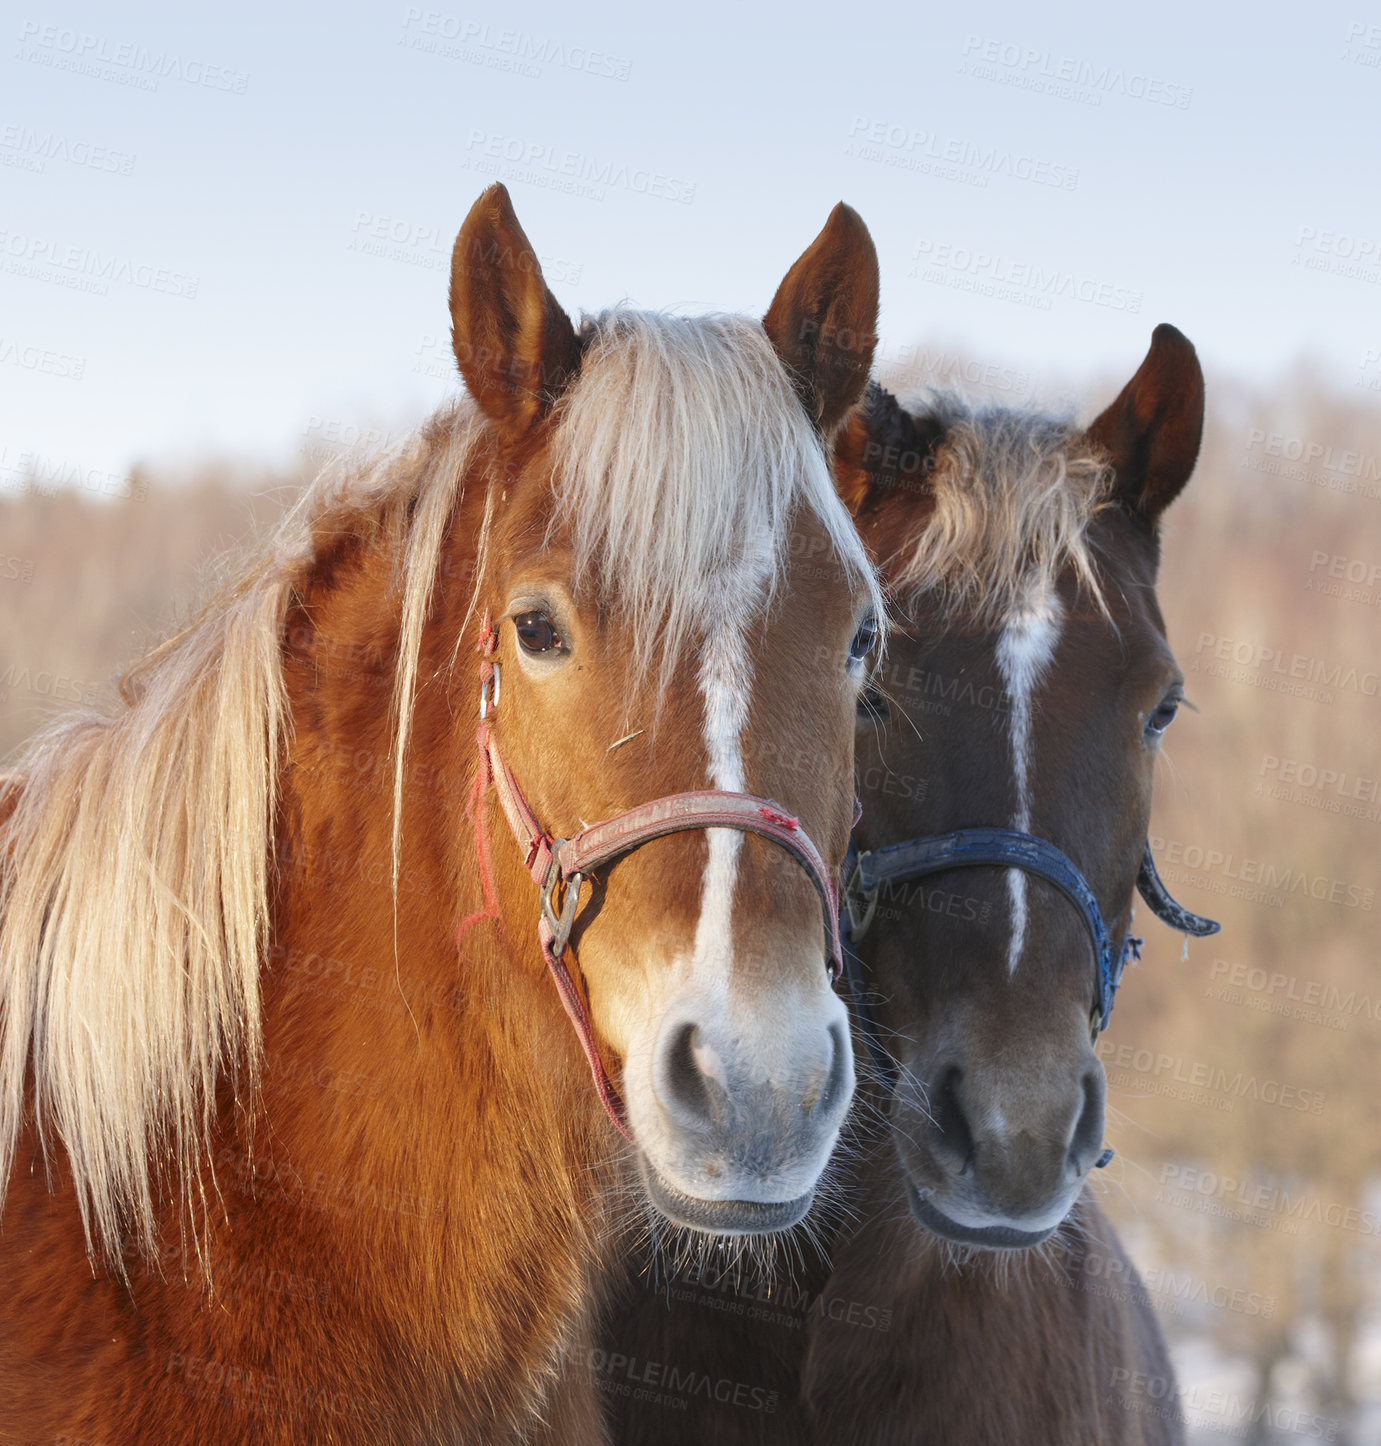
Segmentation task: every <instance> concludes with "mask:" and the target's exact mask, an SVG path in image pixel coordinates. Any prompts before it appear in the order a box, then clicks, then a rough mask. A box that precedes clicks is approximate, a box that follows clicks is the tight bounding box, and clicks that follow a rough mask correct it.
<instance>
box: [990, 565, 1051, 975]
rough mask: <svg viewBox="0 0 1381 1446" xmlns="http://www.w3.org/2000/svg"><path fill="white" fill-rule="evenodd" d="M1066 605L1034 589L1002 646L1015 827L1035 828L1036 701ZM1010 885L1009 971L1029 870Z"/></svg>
mask: <svg viewBox="0 0 1381 1446" xmlns="http://www.w3.org/2000/svg"><path fill="white" fill-rule="evenodd" d="M1063 627H1064V608H1063V605H1062V604H1061V602H1060V599H1059V597H1058V596H1056V595H1055V594H1054V593H1053V592H1045V591H1042V592H1034V591H1033V592H1032V594H1031V595H1030V596H1029V597H1028V599H1027V604H1026V606H1025V607H1024V608H1023V609H1022V610H1021V611H1020V612H1017V613H1013V614H1012V615H1011V616H1010V617H1009V618H1008V619H1007V622H1006V625H1005V626H1004V627H1003V630H1002V637H1001V638H1000V639H999V641H998V645H997V666H998V671H999V672H1000V673H1001V674H1002V685H1003V687H1004V688H1005V689H1006V690H1007V696H1008V698H1009V699H1010V701H1011V745H1012V781H1013V786H1014V792H1015V796H1016V810H1015V812H1014V814H1013V816H1012V827H1013V828H1014V829H1016V830H1018V831H1019V832H1020V833H1029V832H1030V831H1031V786H1030V774H1031V699H1032V695H1033V694H1034V693H1035V690H1036V688H1037V686H1038V685H1039V683H1040V678H1041V674H1042V673H1043V672H1044V671H1045V669H1046V668H1047V667H1048V666H1049V664H1050V661H1051V659H1052V658H1054V656H1055V650H1056V648H1058V647H1059V644H1060V633H1061V631H1062V630H1063ZM1007 888H1008V891H1009V894H1010V896H1011V900H1012V940H1011V943H1010V944H1009V945H1008V948H1007V972H1008V973H1009V974H1011V973H1014V972H1015V971H1016V967H1017V962H1018V960H1019V959H1020V958H1021V954H1022V950H1023V949H1024V948H1025V947H1026V873H1025V871H1024V870H1022V869H1011V870H1009V871H1008V874H1007Z"/></svg>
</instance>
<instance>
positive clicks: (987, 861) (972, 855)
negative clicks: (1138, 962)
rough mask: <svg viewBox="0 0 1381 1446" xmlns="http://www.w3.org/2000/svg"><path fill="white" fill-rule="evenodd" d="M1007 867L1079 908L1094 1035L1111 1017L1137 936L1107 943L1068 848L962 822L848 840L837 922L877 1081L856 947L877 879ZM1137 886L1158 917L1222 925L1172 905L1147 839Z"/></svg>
mask: <svg viewBox="0 0 1381 1446" xmlns="http://www.w3.org/2000/svg"><path fill="white" fill-rule="evenodd" d="M990 867H998V868H1013V869H1024V870H1025V871H1026V872H1027V873H1029V874H1036V875H1037V876H1038V877H1040V878H1042V879H1045V880H1047V881H1048V882H1050V883H1052V884H1054V885H1055V887H1056V888H1057V889H1059V890H1060V892H1061V893H1062V894H1063V895H1064V896H1065V898H1067V899H1068V900H1069V901H1070V903H1071V904H1073V905H1074V907H1075V908H1076V909H1077V910H1078V911H1079V917H1080V918H1081V919H1082V920H1083V921H1084V927H1085V928H1086V929H1087V930H1088V933H1089V938H1090V939H1092V941H1093V953H1094V958H1095V961H1096V965H1097V970H1098V991H1097V999H1096V1001H1095V1003H1094V1006H1093V1009H1092V1011H1091V1013H1090V1015H1089V1023H1090V1026H1091V1028H1092V1030H1093V1033H1094V1035H1095V1036H1096V1035H1097V1034H1099V1033H1100V1032H1101V1031H1102V1030H1104V1029H1106V1028H1107V1027H1108V1021H1109V1019H1111V1017H1112V1006H1113V999H1114V997H1115V996H1116V994H1117V986H1118V984H1119V983H1120V982H1121V979H1122V970H1123V969H1124V967H1125V966H1126V963H1127V959H1128V958H1129V957H1130V958H1133V959H1139V958H1140V957H1141V944H1142V941H1141V940H1140V939H1138V938H1136V937H1134V936H1133V935H1131V934H1128V935H1127V936H1126V938H1124V939H1123V940H1122V941H1121V944H1120V945H1114V943H1113V940H1112V936H1111V935H1110V934H1109V933H1108V928H1107V925H1106V924H1105V923H1104V922H1103V914H1102V911H1101V910H1100V909H1099V907H1098V899H1097V897H1096V896H1095V894H1094V892H1093V890H1092V888H1090V887H1089V882H1088V880H1087V879H1086V878H1085V877H1084V876H1083V874H1081V873H1080V872H1079V869H1078V866H1077V865H1076V864H1075V863H1074V861H1073V860H1072V859H1071V858H1070V857H1069V855H1068V854H1065V853H1063V852H1061V850H1059V849H1057V848H1056V847H1055V845H1054V844H1052V843H1047V842H1046V840H1045V839H1043V838H1037V837H1036V836H1035V835H1034V834H1029V833H1019V832H1018V831H1017V830H1015V829H1010V828H961V829H956V830H955V831H954V832H953V833H938V834H931V835H929V836H927V837H925V838H912V839H905V840H903V841H902V842H901V843H895V844H888V845H887V846H886V847H885V848H880V849H872V850H870V851H869V852H867V853H860V852H859V851H858V850H857V849H856V848H855V847H854V846H853V845H852V844H850V845H849V854H848V858H847V859H846V860H845V863H844V890H843V903H844V908H843V921H842V923H843V927H842V929H841V934H842V937H843V943H844V968H845V971H846V973H847V974H848V977H849V988H850V990H851V991H852V992H853V996H854V1005H855V1007H856V1008H857V1010H858V1016H859V1023H860V1025H861V1026H862V1029H863V1037H864V1040H865V1041H866V1043H867V1045H868V1053H869V1054H870V1055H871V1056H872V1059H873V1065H874V1067H875V1068H876V1069H877V1070H878V1072H879V1075H880V1077H881V1078H882V1079H889V1078H890V1077H891V1075H892V1072H893V1071H892V1064H891V1059H890V1056H889V1055H888V1053H887V1051H886V1050H885V1049H884V1048H883V1046H882V1041H881V1039H880V1037H879V1035H878V1027H877V1020H876V1019H875V1017H874V1015H873V1011H872V1006H871V1004H870V1003H869V1001H868V999H867V996H866V993H865V992H864V988H863V968H862V961H861V960H860V959H859V957H858V952H857V946H858V944H859V941H860V940H861V939H862V938H863V934H864V932H865V931H866V929H867V928H868V925H869V924H870V923H871V922H872V918H873V914H874V912H875V911H876V909H877V901H878V890H879V889H880V888H881V887H882V886H883V884H895V883H904V882H909V881H910V880H912V879H920V878H924V877H925V876H926V875H927V874H938V873H940V872H942V871H943V870H945V869H962V868H990ZM1136 886H1137V889H1138V890H1139V891H1140V893H1141V897H1142V898H1143V899H1145V900H1146V903H1147V905H1148V906H1149V907H1150V909H1151V912H1152V913H1153V914H1155V915H1156V917H1157V918H1158V919H1161V920H1163V921H1164V922H1165V923H1167V924H1169V925H1170V927H1171V928H1172V929H1178V930H1179V931H1180V932H1181V933H1184V934H1193V935H1194V936H1195V937H1196V938H1200V939H1202V938H1206V937H1207V936H1208V935H1210V934H1216V933H1217V932H1218V930H1219V929H1220V928H1221V925H1219V924H1218V923H1216V922H1215V921H1214V920H1212V919H1206V918H1204V917H1203V916H1202V915H1201V914H1195V913H1191V912H1190V910H1188V909H1186V908H1184V907H1183V906H1182V905H1180V904H1177V903H1176V902H1175V900H1174V899H1172V898H1171V897H1170V894H1169V891H1168V890H1167V889H1166V887H1165V885H1164V884H1163V883H1162V882H1161V879H1160V875H1159V874H1158V873H1157V872H1156V863H1155V860H1154V859H1153V858H1152V857H1151V845H1150V844H1149V843H1148V844H1147V845H1146V850H1145V852H1144V853H1143V854H1142V856H1141V868H1140V870H1139V871H1138V873H1137V880H1136Z"/></svg>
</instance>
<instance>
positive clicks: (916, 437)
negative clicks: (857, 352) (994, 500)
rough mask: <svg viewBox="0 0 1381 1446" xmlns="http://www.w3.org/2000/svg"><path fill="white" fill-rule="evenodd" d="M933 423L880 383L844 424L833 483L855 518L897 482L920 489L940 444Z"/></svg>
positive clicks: (836, 447) (836, 444) (837, 440)
mask: <svg viewBox="0 0 1381 1446" xmlns="http://www.w3.org/2000/svg"><path fill="white" fill-rule="evenodd" d="M941 430H942V429H941V428H940V426H939V424H938V423H937V422H935V421H934V420H933V419H931V418H924V419H919V418H916V417H914V416H912V414H911V413H910V412H908V411H907V410H906V408H905V407H903V406H902V404H901V403H900V402H899V401H898V400H897V399H896V397H894V396H893V395H892V393H891V392H889V391H888V390H887V388H886V387H884V386H882V385H881V384H880V383H878V382H869V383H868V391H867V395H866V396H865V397H864V399H863V401H862V403H861V404H860V405H859V406H857V407H855V408H854V409H853V410H852V411H851V412H850V413H849V415H848V418H847V419H846V420H845V423H844V425H843V427H842V428H841V429H840V432H839V435H838V436H837V437H836V438H835V440H834V482H835V488H836V490H837V491H838V493H839V495H840V497H841V498H843V500H844V505H845V506H846V507H847V508H848V509H849V511H850V512H852V513H853V515H854V516H855V517H857V516H859V514H860V513H861V512H863V510H864V509H865V508H866V507H867V505H868V504H869V503H870V502H877V501H880V500H881V499H882V498H883V497H884V496H886V494H887V493H888V491H889V490H890V489H891V488H892V487H894V486H895V485H896V484H897V483H898V482H901V483H904V484H907V485H911V486H916V485H918V484H919V483H920V481H921V479H922V478H923V476H924V474H925V470H926V467H927V466H928V465H929V462H930V456H931V453H932V452H933V451H934V450H935V446H936V444H937V443H938V442H939V440H940V436H941Z"/></svg>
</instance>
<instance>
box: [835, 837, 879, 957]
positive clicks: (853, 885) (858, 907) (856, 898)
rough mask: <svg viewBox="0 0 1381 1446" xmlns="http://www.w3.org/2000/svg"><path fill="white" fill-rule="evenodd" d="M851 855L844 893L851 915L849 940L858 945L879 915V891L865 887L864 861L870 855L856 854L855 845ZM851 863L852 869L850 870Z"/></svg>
mask: <svg viewBox="0 0 1381 1446" xmlns="http://www.w3.org/2000/svg"><path fill="white" fill-rule="evenodd" d="M849 855H850V858H849V859H848V860H846V861H845V872H846V876H845V879H844V887H843V891H842V892H843V899H844V908H845V910H846V911H847V912H848V915H849V938H850V939H851V940H852V941H853V942H854V943H855V944H857V943H858V941H859V940H860V939H861V938H862V937H863V936H864V934H865V933H866V932H867V930H868V925H869V924H871V923H872V922H873V915H874V914H875V913H877V907H878V891H877V890H876V889H865V888H864V887H863V861H864V860H865V859H866V858H868V857H869V854H867V853H861V854H855V853H854V848H853V845H852V844H850V845H849ZM850 861H851V862H852V864H853V867H852V868H849V863H850Z"/></svg>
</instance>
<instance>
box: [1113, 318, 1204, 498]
mask: <svg viewBox="0 0 1381 1446" xmlns="http://www.w3.org/2000/svg"><path fill="white" fill-rule="evenodd" d="M1203 431H1204V374H1203V370H1202V368H1201V367H1200V366H1199V358H1198V357H1197V356H1196V355H1195V353H1194V348H1193V346H1192V345H1191V344H1190V341H1189V338H1188V337H1187V336H1185V335H1184V334H1183V333H1182V332H1179V331H1176V329H1175V328H1174V327H1173V326H1167V325H1166V324H1165V323H1164V322H1162V323H1161V325H1160V326H1158V327H1157V328H1156V329H1155V331H1153V332H1152V333H1151V350H1150V351H1148V352H1147V353H1146V360H1145V361H1143V362H1142V364H1141V366H1140V367H1139V368H1138V369H1137V373H1136V375H1135V376H1134V377H1133V378H1132V379H1131V381H1129V382H1128V383H1127V385H1126V386H1125V387H1124V388H1123V389H1122V394H1121V396H1119V397H1118V399H1117V400H1116V401H1115V402H1114V403H1113V404H1112V406H1110V407H1109V408H1108V409H1107V411H1105V412H1104V413H1103V414H1102V416H1100V417H1099V418H1098V419H1097V420H1096V421H1095V422H1094V423H1093V424H1092V425H1091V426H1090V427H1089V429H1088V432H1087V436H1088V437H1089V439H1090V441H1093V442H1096V443H1097V444H1098V445H1099V446H1100V447H1101V448H1102V449H1103V450H1104V451H1105V452H1107V453H1108V455H1109V457H1111V459H1112V463H1113V466H1114V467H1115V468H1116V470H1117V483H1116V489H1117V495H1118V497H1119V498H1120V499H1121V500H1122V501H1123V502H1124V503H1125V504H1126V505H1127V506H1128V507H1130V508H1131V509H1132V510H1133V511H1134V512H1138V513H1140V514H1141V515H1142V516H1143V517H1145V518H1146V519H1147V521H1148V522H1153V523H1154V522H1155V521H1157V519H1158V518H1159V517H1160V515H1161V513H1163V512H1164V511H1165V509H1166V508H1167V507H1169V505H1170V504H1171V503H1172V502H1173V501H1174V500H1175V498H1176V497H1178V496H1179V495H1180V492H1181V491H1182V490H1183V488H1184V484H1185V483H1186V482H1188V481H1189V475H1190V473H1191V472H1193V470H1194V463H1195V460H1196V459H1197V458H1198V455H1199V442H1200V441H1201V439H1202V437H1203Z"/></svg>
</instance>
